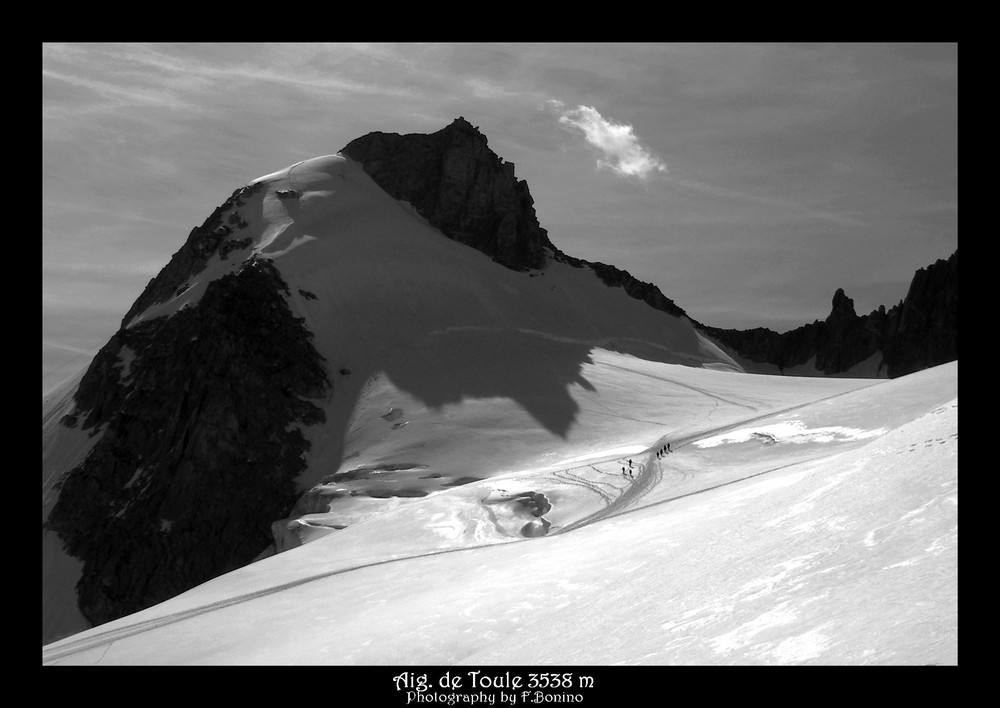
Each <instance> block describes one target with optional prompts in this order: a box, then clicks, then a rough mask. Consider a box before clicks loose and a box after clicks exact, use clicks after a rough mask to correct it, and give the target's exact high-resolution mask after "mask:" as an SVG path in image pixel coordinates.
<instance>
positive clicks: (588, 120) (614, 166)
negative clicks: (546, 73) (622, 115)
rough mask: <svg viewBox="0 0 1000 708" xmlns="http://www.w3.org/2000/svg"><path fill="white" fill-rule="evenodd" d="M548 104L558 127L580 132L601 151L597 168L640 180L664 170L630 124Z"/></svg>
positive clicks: (582, 109)
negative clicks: (557, 122) (557, 118)
mask: <svg viewBox="0 0 1000 708" xmlns="http://www.w3.org/2000/svg"><path fill="white" fill-rule="evenodd" d="M549 105H550V107H551V108H553V109H554V110H556V111H557V112H558V113H559V123H560V124H561V125H564V126H567V127H569V128H570V129H571V130H574V131H580V132H582V133H583V137H584V138H585V139H586V141H587V142H588V143H589V144H591V145H593V146H594V147H596V148H597V149H598V150H599V151H600V153H601V156H602V157H601V158H600V159H599V160H598V161H597V164H598V166H599V167H608V168H610V169H611V170H612V171H613V172H615V173H616V174H618V175H621V176H623V177H638V178H639V179H645V178H647V177H648V176H649V175H651V174H653V173H654V172H666V171H667V166H666V164H664V162H663V161H662V160H660V158H658V157H656V156H655V155H654V154H653V153H651V152H650V151H649V150H648V149H646V148H645V147H643V145H642V144H641V143H640V142H639V138H637V137H636V135H635V133H634V132H633V130H632V126H631V125H628V124H627V123H615V122H614V121H612V120H609V119H607V118H605V117H604V116H602V115H601V114H600V113H599V112H598V111H597V109H596V108H593V107H591V106H577V107H576V108H571V109H566V108H565V106H564V104H563V103H562V102H560V101H555V100H553V101H549Z"/></svg>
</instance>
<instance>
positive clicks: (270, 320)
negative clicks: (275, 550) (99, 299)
mask: <svg viewBox="0 0 1000 708" xmlns="http://www.w3.org/2000/svg"><path fill="white" fill-rule="evenodd" d="M283 293H284V294H287V287H286V285H285V283H284V282H283V281H282V279H281V276H280V274H279V273H278V272H277V270H276V269H275V268H274V266H273V265H272V264H271V263H270V261H267V260H251V261H248V263H247V264H245V265H244V266H243V267H242V269H240V270H239V271H237V272H235V273H232V274H230V275H227V276H225V277H223V278H220V279H218V280H216V281H213V282H212V283H210V284H209V286H208V288H207V290H206V292H205V293H204V295H203V297H202V299H201V301H200V302H199V303H198V304H197V306H193V307H187V308H184V309H182V310H180V311H179V312H177V313H176V314H174V315H172V316H171V317H160V318H156V319H153V320H150V321H147V322H141V323H138V324H137V325H135V326H134V327H131V328H128V329H124V328H123V329H121V330H120V331H119V332H118V333H117V334H116V335H115V336H114V337H112V339H111V341H109V342H108V344H107V345H106V346H105V347H104V348H103V349H102V350H101V352H100V353H99V354H98V355H97V357H96V358H95V359H94V362H93V364H92V365H91V367H90V369H89V370H88V371H87V373H86V374H85V376H84V378H83V381H82V382H81V384H80V387H79V389H78V392H77V394H76V401H77V407H78V412H79V414H80V415H79V417H81V418H83V420H82V423H81V422H79V421H77V420H67V421H64V424H70V425H73V424H81V425H82V427H83V429H85V430H86V429H94V431H95V432H96V431H97V430H98V429H103V436H102V438H101V440H100V441H99V442H98V443H97V444H96V445H95V446H94V448H93V450H92V451H91V453H90V454H89V456H88V457H87V458H86V460H84V462H83V463H82V464H80V465H79V466H78V467H76V468H75V469H73V470H71V471H70V472H69V473H67V474H66V475H65V476H64V478H63V479H62V480H61V481H60V485H61V490H60V495H59V499H58V501H57V503H56V504H55V506H54V507H53V509H52V513H51V515H50V517H49V519H48V522H47V524H48V527H49V528H50V529H51V530H54V531H55V532H56V533H57V534H58V535H59V537H60V538H61V539H62V540H63V541H64V542H65V544H66V548H67V550H68V552H69V553H70V554H72V555H73V556H75V557H77V558H80V559H82V560H83V561H84V566H83V576H82V578H81V580H80V582H79V584H78V585H77V596H78V600H79V606H80V609H81V611H82V612H83V614H84V616H85V617H87V619H88V620H90V621H91V622H93V623H94V624H100V623H103V622H107V621H110V620H112V619H115V618H117V617H120V616H123V615H125V614H129V613H131V612H135V611H138V610H140V609H143V608H145V607H148V606H150V605H153V604H155V603H157V602H161V601H163V600H165V599H167V598H169V597H172V596H174V595H176V594H178V593H180V592H183V591H184V590H187V589H188V588H191V587H193V586H195V585H197V584H199V583H202V582H205V581H206V580H209V579H210V578H213V577H215V576H217V575H220V574H221V573H224V572H227V571H229V570H232V569H234V568H237V567H239V566H241V565H245V564H246V563H248V562H250V561H251V560H253V558H254V557H255V556H257V555H259V554H260V553H261V552H262V551H263V550H265V549H266V548H267V547H268V545H269V544H270V542H271V540H272V539H271V535H270V526H269V524H270V522H271V521H273V520H274V519H278V518H282V517H284V516H286V515H287V514H288V512H289V511H290V510H291V508H292V506H293V505H294V503H295V500H296V495H297V494H296V488H295V484H294V480H295V478H296V477H297V476H298V475H299V474H300V473H301V472H302V471H303V469H304V467H305V462H304V459H303V453H305V452H306V451H307V449H308V444H307V442H306V440H305V438H304V437H303V435H302V433H301V432H300V431H299V429H298V428H296V427H294V426H295V425H300V426H308V425H312V424H316V423H320V422H322V421H323V419H324V415H323V412H322V410H321V409H320V408H318V407H317V406H315V405H314V404H313V403H311V402H310V401H308V400H305V399H306V398H315V397H318V396H321V395H324V393H325V392H326V391H327V389H328V388H329V381H328V379H327V375H326V371H325V368H324V365H323V361H322V358H321V357H320V355H319V354H318V353H317V352H316V350H315V349H314V348H313V346H312V343H311V341H310V338H311V334H310V333H309V332H308V330H306V328H305V327H304V325H303V321H302V320H301V319H299V318H296V317H294V316H293V315H292V313H291V310H290V309H289V308H288V305H287V302H286V301H285V299H284V297H283Z"/></svg>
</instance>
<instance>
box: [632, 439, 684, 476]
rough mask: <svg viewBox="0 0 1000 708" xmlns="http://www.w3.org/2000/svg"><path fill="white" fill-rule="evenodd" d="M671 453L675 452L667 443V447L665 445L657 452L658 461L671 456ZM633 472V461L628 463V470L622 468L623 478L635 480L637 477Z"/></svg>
mask: <svg viewBox="0 0 1000 708" xmlns="http://www.w3.org/2000/svg"><path fill="white" fill-rule="evenodd" d="M671 452H673V450H671V449H670V443H667V444H666V445H664V446H663V447H661V448H660V449H659V450H657V451H656V459H660V458H661V457H665V456H666V455H668V454H670V453H671ZM632 471H633V468H632V460H629V461H628V468H627V469H626V468H625V467H622V477H628V478H629V479H635V475H633V474H632Z"/></svg>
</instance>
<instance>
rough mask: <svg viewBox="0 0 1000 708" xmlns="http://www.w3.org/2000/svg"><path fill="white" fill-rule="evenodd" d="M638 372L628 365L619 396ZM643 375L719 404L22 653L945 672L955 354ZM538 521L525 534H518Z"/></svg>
mask: <svg viewBox="0 0 1000 708" xmlns="http://www.w3.org/2000/svg"><path fill="white" fill-rule="evenodd" d="M605 356H607V355H606V354H601V355H600V356H596V355H595V360H598V363H600V361H601V360H602V359H601V357H605ZM603 361H604V363H605V364H614V365H618V364H621V363H622V360H615V361H610V360H606V359H605V360H603ZM652 366H654V365H653V364H651V363H650V362H642V363H639V364H635V365H634V366H633V367H632V369H633V376H632V377H631V382H632V383H633V384H636V386H635V388H634V389H633V390H634V391H643V390H644V389H643V387H642V386H639V385H638V382H639V381H646V386H647V387H649V381H648V376H647V378H645V379H643V378H642V374H640V373H636V371H637V370H642V369H644V368H648V367H652ZM655 366H656V367H657V371H656V372H652V371H650V370H646V371H645V372H644V373H645V374H647V375H648V374H650V373H655V375H659V376H661V377H663V378H669V379H670V382H666V381H664V382H663V385H664V386H665V387H672V389H673V390H674V391H678V390H681V389H684V390H687V391H688V392H690V393H691V397H690V399H689V401H691V402H695V401H703V400H714V401H716V402H718V403H719V405H718V406H716V408H718V409H721V410H724V411H725V412H726V416H725V418H724V419H719V418H716V417H715V415H714V410H715V408H713V407H712V406H706V405H702V406H701V407H700V408H699V407H698V406H697V405H692V406H690V407H689V408H685V405H686V404H685V403H684V402H683V401H681V400H678V401H677V402H676V403H677V405H676V406H675V408H674V409H673V410H671V411H669V415H672V416H676V420H677V421H686V426H684V429H683V430H677V429H674V430H672V431H671V433H670V434H669V435H666V436H663V437H659V436H656V435H650V430H649V428H643V427H642V425H641V424H639V423H636V426H637V430H639V432H638V433H637V434H636V435H635V436H634V437H633V438H632V439H631V440H630V441H629V440H628V439H627V437H628V436H624V437H622V436H619V437H617V438H615V439H616V441H617V442H616V443H615V444H614V445H610V444H609V445H607V446H606V450H605V452H606V454H604V455H602V454H600V453H601V451H600V450H598V449H595V447H594V446H593V445H590V446H587V445H581V446H580V448H579V449H578V450H577V451H576V454H572V451H571V450H569V449H565V450H563V453H564V454H563V457H562V459H561V460H556V459H551V458H546V459H540V460H539V461H538V464H536V465H534V466H532V465H527V464H524V465H522V466H521V467H520V468H519V469H517V470H512V471H509V472H506V473H497V474H495V475H493V476H491V477H489V478H486V479H483V480H481V481H478V482H473V483H469V484H465V485H463V486H458V487H451V488H447V489H442V490H440V491H437V492H435V493H432V494H430V495H428V496H425V497H421V498H416V499H411V500H408V501H407V503H405V504H400V505H398V506H396V507H394V508H392V509H388V510H385V511H384V512H382V513H379V514H377V515H374V516H372V517H370V518H368V519H366V520H363V521H361V522H359V523H357V524H355V525H350V526H348V527H347V528H345V529H343V530H342V531H341V532H337V533H330V534H327V535H323V536H321V537H318V538H316V539H315V540H313V541H311V542H309V543H306V544H305V545H303V546H301V547H298V548H294V549H292V550H289V551H287V552H285V553H281V554H278V555H276V556H273V557H270V558H267V559H264V560H261V561H259V562H257V563H255V564H252V565H250V566H247V567H245V568H242V569H240V570H237V571H234V572H232V573H229V574H227V575H225V576H222V577H219V578H216V579H215V580H212V581H210V582H208V583H205V584H204V585H201V586H199V587H197V588H194V589H192V590H190V591H188V592H187V593H184V594H182V595H180V596H178V597H176V598H174V599H172V600H169V601H167V602H164V603H162V604H161V605H158V606H156V607H153V608H150V609H148V610H145V611H143V612H139V613H136V614H135V615H132V616H129V617H125V618H122V619H120V620H116V621H114V622H110V623H108V624H106V625H102V626H100V627H97V628H94V629H91V630H88V631H85V632H82V633H80V634H77V635H75V636H73V637H69V638H67V639H64V640H62V641H59V642H56V643H53V644H50V645H48V646H46V647H44V648H43V662H44V663H49V664H403V665H420V664H434V665H452V664H506V665H516V664H521V665H527V664H531V665H546V664H562V665H565V664H597V665H608V664H796V663H818V664H928V663H939V664H955V663H957V660H958V658H957V657H958V648H957V592H958V588H957V571H958V569H957V543H958V540H957V519H958V515H957V501H958V491H957V490H958V480H957V472H958V397H957V375H958V365H957V362H953V363H951V364H946V365H943V366H939V367H936V368H934V369H930V370H927V371H923V372H919V373H916V374H912V375H910V376H906V377H903V378H900V379H895V380H891V381H880V382H868V381H865V382H861V381H856V380H853V382H852V380H843V379H836V380H811V379H798V380H797V381H799V383H798V384H796V385H795V386H788V385H784V384H782V385H778V384H781V383H782V382H783V381H785V380H783V379H776V378H773V377H767V376H753V375H744V374H733V373H724V372H715V371H705V370H702V369H696V368H690V367H682V366H675V365H669V364H656V365H655ZM626 368H628V367H626ZM709 381H710V382H711V383H710V385H707V384H708V382H709ZM804 386H808V387H810V388H809V390H808V391H806V390H805V389H803V388H799V387H804ZM755 395H756V396H757V398H758V400H764V399H766V400H767V401H768V405H767V406H765V407H764V408H766V409H767V410H763V409H757V408H755V409H753V410H751V408H753V406H750V405H749V404H747V403H746V402H747V401H748V400H753V398H754V396H755ZM783 397H784V399H785V405H782V404H781V399H782V398H783ZM648 402H650V401H648V400H647V403H648ZM734 404H745V405H747V406H748V407H746V408H743V409H742V411H743V412H742V414H740V413H739V407H738V406H737V405H734ZM768 410H769V411H770V412H767V411H768ZM664 413H667V411H666V410H665V411H664ZM686 413H687V414H690V415H686ZM616 420H618V421H620V420H621V419H620V418H616ZM616 425H618V423H616ZM674 427H675V428H676V427H677V426H674ZM615 429H616V430H618V431H619V432H620V431H622V430H624V428H615ZM623 440H624V441H625V442H626V443H628V444H626V445H621V444H620V443H622V441H623ZM668 441H669V442H670V443H671V446H672V448H673V449H674V450H675V451H674V452H672V453H671V454H668V455H665V456H658V455H657V452H658V451H659V450H660V448H661V446H662V445H665V444H666V443H667V442H668ZM636 445H641V446H642V448H643V449H644V451H643V452H641V453H640V452H639V451H638V449H636V447H635V446H636ZM623 447H624V449H622V448H623ZM439 454H441V455H445V454H446V453H445V452H444V451H439ZM629 459H631V461H632V467H633V475H634V478H628V477H627V476H623V474H622V472H621V468H622V467H623V466H625V467H626V468H627V465H628V460H629ZM476 463H477V460H476V459H475V458H474V457H470V458H468V459H467V460H466V464H467V465H468V467H469V468H471V469H474V468H475V466H476ZM529 492H530V493H532V494H539V495H541V496H542V497H543V498H544V503H541V502H539V499H538V497H530V496H526V495H527V493H529ZM522 500H534V501H535V502H537V503H541V504H542V505H541V506H538V505H536V506H535V507H534V508H535V510H536V511H538V510H542V509H544V513H542V514H541V515H540V516H535V515H534V514H532V510H531V507H530V506H529V505H528V504H527V502H526V501H522ZM545 506H551V508H549V509H545ZM540 519H545V521H547V522H548V523H549V524H550V527H549V533H548V535H545V536H541V537H537V538H526V537H525V536H524V535H522V534H521V533H520V531H521V529H523V526H522V524H530V523H536V522H539V520H540Z"/></svg>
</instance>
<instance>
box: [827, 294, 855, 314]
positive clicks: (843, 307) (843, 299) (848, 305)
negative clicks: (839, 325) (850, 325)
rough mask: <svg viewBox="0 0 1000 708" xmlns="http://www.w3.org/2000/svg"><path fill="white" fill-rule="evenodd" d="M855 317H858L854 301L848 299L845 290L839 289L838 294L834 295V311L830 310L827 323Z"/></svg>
mask: <svg viewBox="0 0 1000 708" xmlns="http://www.w3.org/2000/svg"><path fill="white" fill-rule="evenodd" d="M854 317H857V313H856V312H855V311H854V300H852V299H851V298H849V297H847V295H846V294H845V293H844V289H843V288H837V292H835V293H834V294H833V309H832V310H830V316H829V317H827V318H826V319H827V322H829V321H830V320H836V319H846V318H854Z"/></svg>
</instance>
